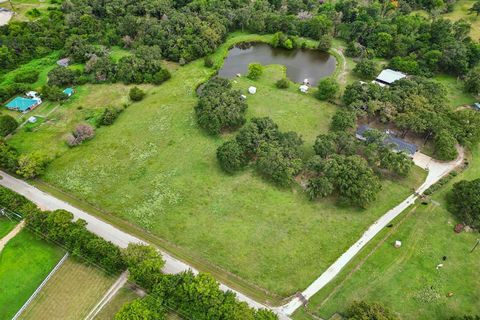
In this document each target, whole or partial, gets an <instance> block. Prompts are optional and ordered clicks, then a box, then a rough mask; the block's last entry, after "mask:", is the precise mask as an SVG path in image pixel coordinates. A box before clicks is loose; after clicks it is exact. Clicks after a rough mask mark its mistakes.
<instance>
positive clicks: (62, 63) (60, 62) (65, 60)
mask: <svg viewBox="0 0 480 320" xmlns="http://www.w3.org/2000/svg"><path fill="white" fill-rule="evenodd" d="M57 64H58V65H59V66H61V67H68V66H69V64H70V58H63V59H60V60H58V61H57Z"/></svg>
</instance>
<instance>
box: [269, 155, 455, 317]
mask: <svg viewBox="0 0 480 320" xmlns="http://www.w3.org/2000/svg"><path fill="white" fill-rule="evenodd" d="M459 151H460V156H459V157H458V158H457V159H456V160H454V161H452V162H448V163H445V162H439V161H436V160H434V159H432V158H430V157H428V156H426V155H424V154H421V153H417V154H416V155H415V157H414V159H413V161H414V162H415V164H416V165H417V166H419V167H421V168H423V169H425V170H428V175H427V179H426V180H425V182H424V183H423V184H422V185H421V186H420V187H419V188H418V189H417V191H416V193H415V194H412V195H411V196H409V197H408V198H407V199H405V200H404V201H403V202H402V203H400V204H399V205H398V206H396V207H395V208H393V209H391V210H390V211H388V212H387V213H386V214H384V215H383V216H382V217H380V219H378V220H377V221H375V222H374V223H373V224H372V225H371V226H370V227H369V228H368V229H367V230H366V231H365V233H364V234H363V235H362V236H361V237H360V239H358V241H357V242H355V243H354V244H353V245H352V246H351V247H350V248H349V249H348V250H347V251H345V252H344V253H343V254H342V255H341V256H340V257H339V258H338V259H337V260H336V261H335V262H334V263H333V264H332V265H331V266H330V267H329V268H328V269H327V270H326V271H325V272H324V273H323V274H322V275H320V277H318V278H317V280H315V281H314V282H313V283H312V284H311V285H310V286H308V288H306V289H305V290H304V291H303V292H302V295H303V296H304V297H305V299H306V300H308V299H310V298H311V297H312V296H313V295H315V294H316V293H317V292H318V291H320V290H321V289H322V288H323V287H325V286H326V285H327V284H328V283H329V282H330V281H332V280H333V278H335V276H337V275H338V274H339V273H340V271H341V270H342V269H343V268H344V267H345V266H346V265H347V263H349V262H350V261H351V260H352V259H353V258H354V257H355V255H356V254H357V253H358V252H360V250H361V249H362V248H363V247H364V246H365V245H366V244H367V243H368V242H369V241H370V240H372V239H373V237H375V236H376V235H377V234H378V233H379V232H380V231H381V230H382V229H383V228H385V227H386V226H387V225H388V224H389V223H390V222H391V221H392V220H393V219H395V218H396V217H397V216H398V215H399V214H401V213H402V212H403V211H404V210H405V209H407V208H408V207H409V206H410V205H411V204H412V203H414V202H415V200H416V199H417V198H418V196H417V194H422V193H423V192H424V191H425V190H427V189H428V188H429V187H430V186H431V185H433V184H434V183H436V182H437V181H438V180H440V179H441V178H443V177H444V176H445V175H447V174H448V173H449V172H450V171H452V170H453V169H455V168H456V167H458V166H459V165H460V164H461V163H462V162H463V157H464V152H463V150H459ZM301 306H302V302H301V301H300V299H299V298H294V299H293V300H291V301H290V302H289V303H287V304H285V305H284V306H282V307H280V308H278V309H277V310H276V311H277V313H283V314H285V315H291V314H293V312H295V310H297V309H298V308H299V307H301Z"/></svg>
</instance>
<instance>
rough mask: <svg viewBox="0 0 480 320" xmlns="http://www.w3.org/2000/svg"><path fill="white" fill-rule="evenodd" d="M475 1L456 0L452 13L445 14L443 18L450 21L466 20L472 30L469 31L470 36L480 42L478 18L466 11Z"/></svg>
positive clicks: (479, 18) (479, 22)
mask: <svg viewBox="0 0 480 320" xmlns="http://www.w3.org/2000/svg"><path fill="white" fill-rule="evenodd" d="M474 3H475V0H457V1H456V3H455V5H454V10H453V12H450V13H447V14H445V15H444V16H445V17H446V18H448V19H451V20H452V21H457V20H460V19H465V20H467V21H468V22H469V23H470V24H471V25H472V28H471V30H470V36H471V37H472V38H473V39H474V40H476V41H479V40H480V16H477V15H476V14H469V12H468V10H469V9H470V8H471V7H472V6H473V4H474Z"/></svg>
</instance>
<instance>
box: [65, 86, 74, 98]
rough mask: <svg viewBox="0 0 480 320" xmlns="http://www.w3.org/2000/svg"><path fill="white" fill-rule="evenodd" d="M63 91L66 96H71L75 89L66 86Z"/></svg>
mask: <svg viewBox="0 0 480 320" xmlns="http://www.w3.org/2000/svg"><path fill="white" fill-rule="evenodd" d="M63 93H64V94H66V95H67V97H71V96H72V94H74V93H75V90H73V88H66V89H65V90H63Z"/></svg>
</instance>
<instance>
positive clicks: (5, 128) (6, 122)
mask: <svg viewBox="0 0 480 320" xmlns="http://www.w3.org/2000/svg"><path fill="white" fill-rule="evenodd" d="M17 127H18V122H17V120H15V118H13V117H12V116H9V115H8V114H6V115H0V137H6V136H8V135H9V134H10V133H12V132H13V131H15V129H17Z"/></svg>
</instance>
